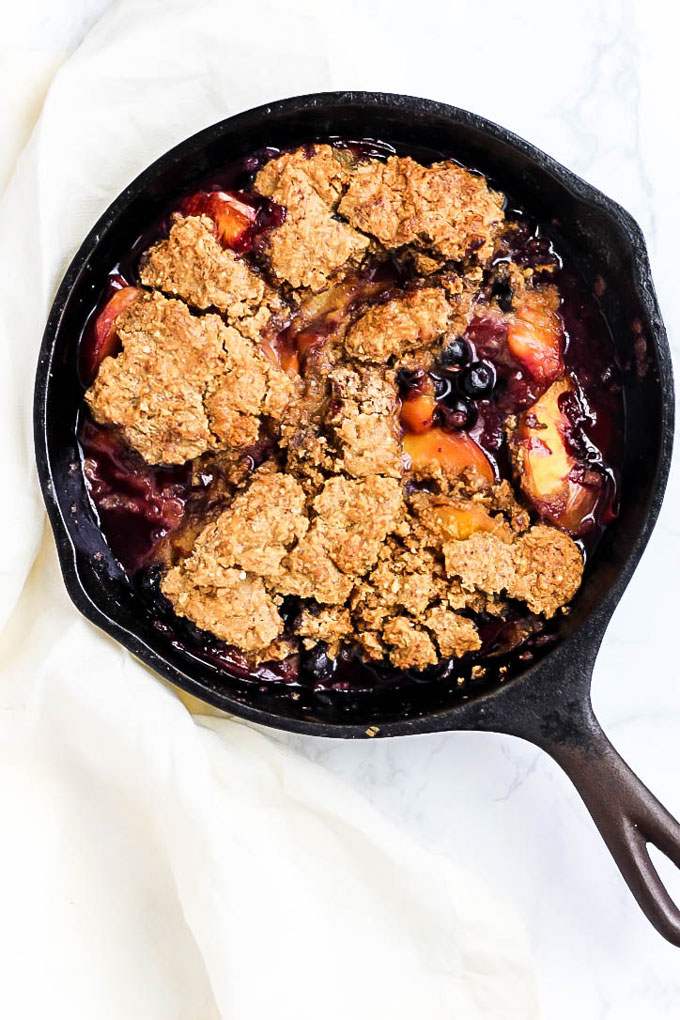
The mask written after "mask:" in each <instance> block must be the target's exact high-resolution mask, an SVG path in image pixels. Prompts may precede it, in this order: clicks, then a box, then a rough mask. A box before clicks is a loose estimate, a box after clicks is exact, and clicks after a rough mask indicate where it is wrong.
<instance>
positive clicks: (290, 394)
mask: <svg viewBox="0 0 680 1020" xmlns="http://www.w3.org/2000/svg"><path fill="white" fill-rule="evenodd" d="M80 370H81V376H82V378H83V382H84V385H85V387H86V392H85V399H84V412H83V416H82V421H81V426H80V436H79V438H80V443H81V448H82V451H83V466H84V472H85V476H86V480H87V483H88V486H89V490H90V494H91V497H92V500H93V502H94V504H95V506H96V508H97V510H98V513H99V518H100V522H101V526H102V530H103V531H104V533H105V535H106V537H107V539H108V541H109V544H110V546H111V548H112V551H113V552H114V554H115V555H116V556H117V557H118V558H119V560H120V561H121V563H122V565H123V566H124V568H125V569H126V570H127V571H128V573H129V576H130V578H131V581H132V583H134V584H136V585H137V587H138V590H139V591H140V592H141V593H142V595H143V597H144V599H145V600H146V601H147V604H148V605H149V607H150V611H151V612H153V613H155V614H156V616H157V618H158V622H159V626H160V627H165V628H166V629H168V631H169V632H172V633H174V634H182V635H184V637H185V639H186V640H187V641H188V642H189V643H190V644H191V646H192V648H193V649H194V650H195V649H196V648H199V649H200V650H201V652H202V654H203V655H204V657H207V658H208V659H210V660H211V661H213V662H215V663H217V664H218V665H221V666H224V667H225V668H226V669H228V670H231V671H234V670H235V671H236V672H238V673H239V675H241V676H252V677H256V678H258V679H260V680H261V679H262V678H263V677H264V678H267V679H274V680H279V681H284V682H286V683H291V682H299V683H302V682H304V678H305V677H306V678H307V680H308V681H309V682H311V683H312V684H313V685H315V686H318V687H323V686H336V687H340V688H343V687H346V686H352V680H351V679H349V680H348V679H347V678H348V677H351V676H355V677H357V676H361V675H362V670H364V673H365V671H366V669H368V668H375V669H377V670H379V671H380V670H382V671H383V674H385V675H386V673H390V674H391V675H393V676H394V675H397V674H403V672H404V671H415V673H416V674H420V673H422V671H426V672H425V676H427V675H428V673H427V671H428V670H430V672H431V671H432V669H435V668H436V669H440V670H441V666H442V663H447V664H454V666H455V667H456V668H457V667H458V664H460V665H461V667H465V668H468V669H472V670H474V669H483V668H484V665H483V664H484V663H485V662H487V661H488V660H489V658H491V657H493V656H498V655H507V654H509V653H510V652H517V651H519V652H520V653H521V652H522V649H524V652H523V653H522V654H525V655H530V654H531V649H532V647H535V646H536V645H537V644H538V643H540V640H541V639H542V638H545V635H546V634H548V633H549V632H550V627H551V626H554V622H553V624H551V623H550V622H549V621H555V620H556V619H557V618H558V616H559V615H560V614H563V613H565V612H568V609H569V603H570V601H571V600H572V599H573V597H574V595H575V593H576V591H577V590H578V588H579V586H580V584H581V580H582V575H583V570H584V564H585V561H586V559H587V556H588V555H589V552H590V551H591V550H592V548H593V547H594V544H595V542H596V540H597V539H598V537H599V535H600V534H601V531H602V529H603V528H604V527H605V526H606V524H607V523H608V522H609V521H610V520H611V519H612V518H613V517H614V516H615V513H616V506H617V499H618V495H617V470H616V466H617V463H618V460H619V457H620V446H621V435H622V405H621V394H620V385H619V381H618V370H617V368H616V364H615V361H614V353H613V346H612V343H611V338H610V337H609V334H608V331H607V328H606V324H605V322H604V319H603V317H602V314H601V312H600V311H599V308H598V306H597V302H596V299H595V298H594V297H593V295H592V294H590V293H589V292H588V290H587V288H586V287H585V285H584V283H583V282H582V281H581V280H580V278H579V277H578V276H577V274H576V273H575V272H574V271H573V270H571V269H570V267H569V266H565V264H564V263H563V261H562V260H561V258H560V257H559V256H558V255H557V253H556V252H555V250H554V248H553V245H552V244H551V242H550V240H549V239H548V237H547V236H546V235H545V234H544V233H543V232H542V231H541V229H540V228H539V227H538V226H535V225H532V224H531V223H530V221H529V220H528V219H527V218H526V217H525V216H524V215H522V214H520V213H511V212H509V211H508V209H507V202H506V200H505V197H504V196H503V195H502V194H501V193H500V192H498V191H496V190H494V189H493V188H492V187H490V185H489V183H488V182H487V180H486V179H485V178H484V177H483V176H481V175H480V174H478V173H475V172H473V171H470V170H467V169H465V168H464V167H461V166H459V165H458V164H457V163H455V162H454V161H452V160H444V161H439V162H434V163H432V164H430V165H423V164H421V163H418V162H416V161H415V160H413V159H411V158H410V157H408V156H398V155H395V154H392V153H391V152H390V150H389V147H384V151H382V150H381V149H380V147H377V148H376V147H375V145H374V144H372V145H371V146H369V145H362V144H360V143H341V142H334V143H333V144H310V145H306V146H303V147H301V148H297V149H293V150H291V151H285V152H279V151H277V150H266V151H264V152H261V153H256V154H254V155H253V156H251V157H248V158H247V159H245V160H241V161H239V163H238V164H234V165H233V166H232V167H230V168H227V169H226V170H225V173H224V175H222V177H221V178H220V179H219V180H213V181H210V182H205V184H204V186H202V187H201V188H199V189H198V190H195V191H193V192H192V193H190V194H187V195H184V196H182V197H181V198H180V199H179V200H177V201H176V202H175V203H174V204H173V206H172V208H171V209H170V210H169V215H168V217H167V218H166V219H164V220H163V221H161V222H158V223H156V224H154V225H152V227H151V228H150V229H149V231H148V232H147V234H146V235H145V236H144V238H143V240H142V241H141V242H140V244H139V245H138V246H137V247H135V248H134V249H133V250H131V252H130V253H129V254H128V255H127V257H126V258H125V259H123V261H122V262H121V263H120V264H119V266H117V267H116V270H115V272H112V274H111V277H110V279H109V283H108V287H107V290H106V293H105V294H104V295H103V297H102V300H101V302H100V303H99V305H98V306H97V308H96V309H94V310H93V314H92V316H91V319H90V321H89V323H88V325H87V327H86V329H85V332H84V334H83V337H82V340H81V347H80ZM350 666H351V667H352V668H351V669H350Z"/></svg>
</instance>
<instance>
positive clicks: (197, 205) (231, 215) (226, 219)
mask: <svg viewBox="0 0 680 1020" xmlns="http://www.w3.org/2000/svg"><path fill="white" fill-rule="evenodd" d="M182 212H183V213H184V215H185V216H209V217H210V219H211V220H213V221H214V223H215V233H216V234H217V240H218V241H219V242H220V244H222V245H224V246H225V247H226V248H233V247H235V246H237V245H238V243H239V242H240V241H242V240H243V236H244V234H245V232H246V231H247V230H248V228H249V227H252V226H253V225H254V223H255V221H256V219H257V209H255V208H253V206H251V205H248V204H247V203H246V202H242V201H241V200H240V199H239V198H237V197H236V195H232V194H230V193H229V192H228V191H199V192H198V193H197V194H195V195H191V197H190V198H187V199H185V201H184V202H183V203H182Z"/></svg>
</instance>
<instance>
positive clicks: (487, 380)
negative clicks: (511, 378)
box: [460, 361, 496, 400]
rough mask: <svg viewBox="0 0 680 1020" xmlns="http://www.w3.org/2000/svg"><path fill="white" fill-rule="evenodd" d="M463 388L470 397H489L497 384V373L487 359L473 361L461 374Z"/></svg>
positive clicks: (475, 398)
mask: <svg viewBox="0 0 680 1020" xmlns="http://www.w3.org/2000/svg"><path fill="white" fill-rule="evenodd" d="M460 385H461V389H462V390H463V393H465V394H466V395H467V396H468V397H472V398H473V399H474V400H480V399H481V398H482V397H488V396H489V394H490V393H491V391H492V390H493V388H494V386H495V385H496V373H495V371H494V368H493V366H492V365H489V364H488V363H487V362H485V361H473V363H472V364H471V365H469V366H468V367H467V368H466V369H465V371H464V372H463V373H462V375H461V380H460Z"/></svg>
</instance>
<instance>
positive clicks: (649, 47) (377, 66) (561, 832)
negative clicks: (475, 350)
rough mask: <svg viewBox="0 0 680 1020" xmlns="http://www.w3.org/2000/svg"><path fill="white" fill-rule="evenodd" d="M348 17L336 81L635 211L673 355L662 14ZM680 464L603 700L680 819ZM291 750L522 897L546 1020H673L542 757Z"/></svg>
mask: <svg viewBox="0 0 680 1020" xmlns="http://www.w3.org/2000/svg"><path fill="white" fill-rule="evenodd" d="M108 2H109V0H24V3H23V4H22V5H16V4H13V5H12V7H11V9H10V6H9V4H8V0H3V2H2V4H0V10H2V14H3V18H2V21H3V36H4V38H3V43H5V44H11V45H14V46H17V47H37V48H50V49H61V50H63V51H65V52H68V51H69V50H71V49H72V48H74V47H75V46H76V45H77V44H78V42H79V41H80V39H81V38H82V37H83V35H84V34H85V32H86V31H87V29H88V27H89V26H90V25H91V24H92V23H93V21H94V20H95V19H96V18H97V17H98V16H99V14H100V13H101V12H102V11H103V10H104V9H105V8H106V7H107V6H108ZM340 6H341V8H342V9H343V10H344V15H345V16H344V18H339V17H338V16H337V15H338V8H336V7H334V8H333V11H332V13H331V8H330V7H329V8H328V14H326V15H324V14H323V13H321V14H320V17H321V20H322V21H323V22H324V26H325V28H326V30H327V38H328V62H329V66H330V67H331V68H332V72H333V75H332V76H333V79H334V81H336V83H337V85H338V87H340V86H341V85H346V86H347V87H357V88H369V89H371V88H373V89H381V90H390V91H402V92H410V93H412V94H416V95H426V96H430V97H432V98H438V99H443V100H446V101H449V102H452V103H454V104H456V105H459V106H463V107H467V108H468V109H471V110H474V111H476V112H478V113H481V114H484V115H486V116H488V117H490V118H491V119H493V120H496V121H498V122H500V123H503V124H505V125H506V126H508V127H510V128H512V129H514V130H515V131H517V132H518V133H519V134H521V135H523V136H525V137H526V138H528V139H529V140H531V141H533V142H535V143H536V144H537V145H539V146H541V147H542V148H544V149H545V150H547V151H548V152H550V153H551V154H553V155H554V156H555V157H557V158H558V159H559V160H561V161H562V162H564V163H565V164H567V165H568V166H570V167H571V168H572V169H574V170H575V171H576V172H577V173H579V174H581V175H583V176H584V177H586V178H587V179H588V180H590V181H591V182H592V183H593V184H595V185H597V186H598V187H600V188H602V190H604V191H605V192H607V193H608V194H610V195H611V196H612V197H613V198H616V199H617V200H618V201H620V202H621V203H622V204H623V205H624V206H626V207H627V208H628V209H629V210H630V212H631V213H633V215H634V216H635V217H636V218H637V219H638V221H639V222H640V224H641V225H642V227H643V229H644V231H645V233H646V236H647V239H648V242H649V247H650V253H651V259H652V264H653V269H654V275H655V281H656V286H657V291H658V294H659V299H660V303H661V307H662V311H663V314H664V317H665V320H666V325H667V327H668V330H669V334H670V337H671V344H672V345H673V349H674V354H675V355H676V358H677V357H678V356H680V347H679V346H678V345H679V344H680V289H679V288H678V286H677V281H676V279H675V258H676V251H677V236H678V234H679V232H680V216H679V215H678V208H677V200H676V196H675V191H676V177H677V172H678V171H677V167H678V157H679V156H680V152H679V148H680V146H679V144H678V139H677V97H678V94H679V84H680V81H679V78H680V75H679V73H678V59H677V52H676V45H675V40H674V33H673V31H672V26H671V25H670V24H668V21H667V17H666V16H667V15H668V14H670V11H671V7H670V6H668V5H663V4H661V3H658V4H657V3H653V2H652V3H649V2H647V3H643V2H637V3H636V2H633V0H599V2H598V0H591V2H585V0H575V2H572V3H570V4H568V5H567V4H562V5H557V4H555V5H552V4H545V3H538V2H534V0H531V2H529V3H524V4H522V5H521V6H510V5H507V4H505V3H501V2H497V0H493V2H487V3H485V4H484V5H482V4H478V5H472V4H463V3H461V2H449V3H447V4H444V3H442V4H441V5H440V4H433V3H430V2H426V0H425V2H422V3H420V4H418V5H417V9H418V15H417V17H415V18H414V15H413V5H412V4H410V3H409V4H406V3H405V0H393V2H392V3H387V2H386V0H377V2H375V3H373V4H372V5H371V6H370V9H369V5H366V4H361V3H359V2H358V0H352V2H348V3H346V4H341V5H340ZM161 9H162V8H161ZM320 10H322V9H321V8H320ZM229 16H233V17H234V19H235V25H236V33H235V45H237V44H238V41H237V40H238V5H236V4H234V5H233V7H232V5H231V4H229V3H228V2H225V17H229ZM388 24H389V26H390V29H389V35H388V36H387V37H386V34H385V26H386V25H388ZM395 26H396V27H395ZM386 38H387V40H388V42H389V47H390V53H389V54H388V53H386V52H385V47H386V45H387V44H386ZM281 45H282V46H285V40H282V43H281ZM394 47H399V50H398V53H397V58H395V51H394ZM677 461H678V458H676V459H675V464H674V470H673V472H672V479H671V483H670V487H669V491H668V495H667V498H666V502H665V504H664V508H663V511H662V515H661V520H660V522H659V525H658V527H657V529H656V531H655V534H654V536H653V539H652V541H651V543H650V546H649V548H648V550H647V552H646V554H645V557H644V559H643V562H642V564H641V566H640V568H639V570H638V571H637V573H636V576H635V578H634V580H633V582H632V583H631V585H630V587H629V589H628V591H627V592H626V595H625V596H624V599H623V601H622V602H621V605H620V606H619V608H618V610H617V612H616V614H615V616H614V619H613V621H612V623H611V626H610V628H609V631H608V633H607V636H606V638H605V641H604V644H603V647H602V651H601V653H600V656H599V659H598V663H597V667H596V671H595V679H594V685H593V699H594V703H595V708H596V711H597V713H598V715H599V717H600V719H601V721H602V723H603V725H604V727H605V729H606V730H607V731H608V733H609V735H610V736H611V738H612V740H613V741H614V743H615V744H616V745H617V746H618V748H619V750H620V751H621V752H622V753H623V754H624V756H625V757H626V758H627V759H628V761H629V762H630V764H631V765H632V766H633V768H634V769H635V770H636V771H637V772H638V773H639V775H640V776H641V778H642V779H643V780H644V781H645V782H646V783H647V784H648V785H649V786H650V787H651V788H652V789H653V790H654V791H655V792H656V793H657V795H658V796H659V797H660V798H661V799H662V800H663V801H664V802H665V803H666V805H667V806H668V807H669V809H670V810H671V811H673V812H674V813H675V814H676V815H680V742H679V740H678V736H679V735H680V668H679V666H678V659H677V655H676V652H675V649H674V646H673V642H674V637H675V634H676V630H677V624H676V617H677V605H678V599H679V596H680V578H679V577H678V568H679V567H680V525H679V524H678V519H679V514H680V464H679V463H678V462H677ZM282 739H284V740H286V741H287V742H289V743H291V744H293V745H294V746H296V747H297V748H298V749H299V750H301V751H302V752H303V753H304V754H306V755H308V756H309V757H311V758H314V759H315V760H317V761H321V762H323V763H324V764H325V765H326V766H327V767H328V768H330V769H332V770H333V771H334V772H337V773H338V774H340V775H342V776H344V777H345V778H346V779H347V780H348V781H349V782H350V783H352V784H353V785H355V786H357V787H358V788H359V789H361V790H362V791H363V792H364V793H365V795H366V796H367V797H369V798H370V799H371V800H372V801H373V802H374V803H375V804H376V805H378V806H379V807H380V808H381V809H382V810H383V811H385V812H386V813H387V814H389V815H390V816H391V817H393V818H394V819H396V820H397V822H398V823H399V824H400V825H402V826H403V827H404V828H405V829H407V830H409V831H410V832H412V833H413V834H414V835H415V836H416V838H417V839H419V840H420V841H422V842H423V843H426V844H427V845H429V846H431V847H435V848H437V849H439V850H441V851H442V852H443V853H447V854H451V855H453V856H455V857H456V858H457V859H460V860H466V861H469V862H473V865H474V867H475V868H476V869H477V870H478V871H479V872H480V873H481V874H483V875H484V876H485V877H486V878H487V880H489V881H491V882H492V883H495V884H497V885H498V886H500V887H502V888H503V889H504V890H506V891H507V892H509V893H510V894H511V895H512V896H513V897H514V899H515V901H516V903H517V905H518V906H519V909H520V910H521V912H522V913H523V915H524V917H525V919H526V921H527V924H528V926H529V929H530V933H531V936H532V939H533V945H534V951H535V954H536V959H537V970H538V977H539V983H540V994H541V1001H542V1009H543V1015H544V1017H545V1018H546V1020H567V1018H569V1020H571V1018H572V1017H574V1016H577V1017H583V1018H588V1020H599V1018H602V1020H633V1018H635V1020H639V1018H640V1017H642V1018H644V1020H666V1018H668V1020H671V1018H673V1020H675V1018H677V1017H678V1016H679V1015H680V950H676V949H673V948H672V947H670V946H669V945H667V944H666V943H664V942H663V941H662V940H661V938H660V937H659V936H657V935H656V933H655V932H654V931H653V929H652V928H651V927H650V926H649V924H648V923H647V922H646V920H645V919H644V917H643V916H642V915H641V913H640V912H639V910H638V908H637V906H636V905H635V904H634V902H633V900H632V898H631V896H630V894H629V893H628V891H627V889H626V888H625V886H624V885H623V882H622V881H621V879H620V878H619V876H618V873H617V871H616V868H615V866H614V865H613V863H612V861H611V859H610V858H609V856H608V853H607V851H606V850H605V848H604V846H603V844H602V842H601V840H600V838H599V837H598V835H597V833H596V831H595V829H594V827H593V825H592V823H591V822H590V820H589V818H588V816H587V814H586V812H585V809H584V808H583V807H582V805H581V803H580V801H579V799H578V796H577V795H576V793H575V792H574V790H573V789H572V788H571V787H570V785H569V783H568V781H567V780H566V779H565V777H564V776H563V775H562V774H561V773H560V772H559V770H558V768H557V767H556V766H555V765H553V764H552V762H551V761H550V760H549V759H548V758H547V757H545V756H544V755H542V754H541V753H539V752H538V751H536V750H535V749H534V748H533V747H531V746H529V745H528V744H525V743H523V742H521V741H518V740H514V739H511V738H503V737H500V736H494V735H484V734H447V735H434V736H426V737H413V738H407V739H400V740H395V741H372V742H369V741H367V742H362V743H356V744H351V743H341V742H333V741H319V740H312V739H307V738H299V737H287V736H286V737H283V738H282ZM660 867H661V871H662V873H663V874H664V876H667V877H668V882H669V887H670V888H671V890H674V891H675V892H676V894H678V896H679V897H680V875H678V874H676V873H674V872H673V870H672V869H671V868H670V867H668V866H665V863H664V862H663V861H662V862H661V866H660Z"/></svg>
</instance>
